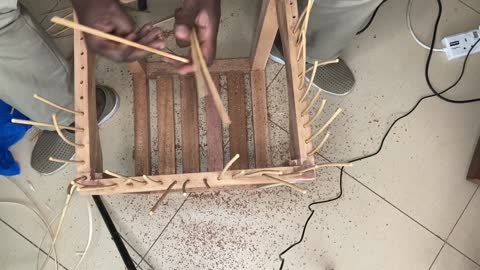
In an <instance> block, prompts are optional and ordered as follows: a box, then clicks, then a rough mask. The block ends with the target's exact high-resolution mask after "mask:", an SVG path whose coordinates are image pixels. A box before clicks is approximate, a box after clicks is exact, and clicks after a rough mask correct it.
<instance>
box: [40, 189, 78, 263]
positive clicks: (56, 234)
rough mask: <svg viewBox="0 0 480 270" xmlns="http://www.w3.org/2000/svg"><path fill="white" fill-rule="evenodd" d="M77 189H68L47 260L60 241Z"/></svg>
mask: <svg viewBox="0 0 480 270" xmlns="http://www.w3.org/2000/svg"><path fill="white" fill-rule="evenodd" d="M75 188H76V186H75V185H72V184H69V185H68V187H67V198H66V199H65V205H64V206H63V209H62V214H61V215H60V220H59V222H58V226H57V230H56V231H55V235H54V237H53V240H52V244H51V245H50V248H49V250H48V255H47V258H48V257H50V256H51V255H52V251H53V247H54V246H55V243H56V242H57V239H58V235H59V234H60V229H61V228H62V225H63V221H64V219H65V215H66V214H67V210H68V206H69V205H70V201H71V200H72V195H73V192H74V191H75ZM47 262H48V260H45V261H44V262H43V264H42V266H41V267H40V269H43V268H44V267H45V264H46V263H47Z"/></svg>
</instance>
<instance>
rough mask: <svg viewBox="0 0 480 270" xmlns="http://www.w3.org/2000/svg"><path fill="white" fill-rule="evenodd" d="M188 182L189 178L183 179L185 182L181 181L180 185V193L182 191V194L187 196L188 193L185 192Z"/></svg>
mask: <svg viewBox="0 0 480 270" xmlns="http://www.w3.org/2000/svg"><path fill="white" fill-rule="evenodd" d="M188 182H190V179H187V180H185V182H183V185H182V193H183V196H185V197H187V196H188V193H187V183H188Z"/></svg>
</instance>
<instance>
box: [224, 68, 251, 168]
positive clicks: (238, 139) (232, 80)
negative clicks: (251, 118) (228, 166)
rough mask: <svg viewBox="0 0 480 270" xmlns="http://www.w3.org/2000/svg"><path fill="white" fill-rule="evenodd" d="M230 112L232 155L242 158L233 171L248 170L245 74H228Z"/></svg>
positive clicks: (234, 165)
mask: <svg viewBox="0 0 480 270" xmlns="http://www.w3.org/2000/svg"><path fill="white" fill-rule="evenodd" d="M227 86H228V112H229V114H230V116H231V119H232V124H231V125H230V153H232V154H239V155H240V158H239V159H238V161H237V162H235V164H233V166H232V169H247V168H248V144H247V141H248V139H247V118H246V115H247V110H246V105H245V104H246V102H245V76H244V74H243V73H238V72H236V73H228V74H227Z"/></svg>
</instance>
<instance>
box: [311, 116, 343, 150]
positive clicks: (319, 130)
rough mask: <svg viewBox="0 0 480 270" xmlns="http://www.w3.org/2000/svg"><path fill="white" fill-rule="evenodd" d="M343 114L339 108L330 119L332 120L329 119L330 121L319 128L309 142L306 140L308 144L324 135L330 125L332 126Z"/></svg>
mask: <svg viewBox="0 0 480 270" xmlns="http://www.w3.org/2000/svg"><path fill="white" fill-rule="evenodd" d="M341 112H342V109H340V108H338V109H337V110H336V111H335V113H334V114H333V115H332V116H331V117H330V119H328V121H327V122H326V123H325V124H323V126H322V127H321V128H319V129H318V130H317V131H315V133H314V134H313V135H312V136H310V137H309V138H308V139H307V140H306V143H311V142H312V140H313V139H315V137H317V136H318V135H320V133H322V132H323V131H324V130H325V129H327V127H328V126H330V124H332V122H333V120H335V118H336V117H337V116H338V115H339V114H340V113H341Z"/></svg>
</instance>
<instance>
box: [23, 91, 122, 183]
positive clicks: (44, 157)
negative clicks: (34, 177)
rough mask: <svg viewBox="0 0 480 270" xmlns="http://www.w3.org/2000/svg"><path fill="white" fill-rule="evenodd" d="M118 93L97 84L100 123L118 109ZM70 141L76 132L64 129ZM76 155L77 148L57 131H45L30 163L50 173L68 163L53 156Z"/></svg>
mask: <svg viewBox="0 0 480 270" xmlns="http://www.w3.org/2000/svg"><path fill="white" fill-rule="evenodd" d="M119 101H120V99H119V97H118V95H117V93H116V92H115V91H114V90H113V89H111V88H109V87H106V86H97V119H98V124H99V125H101V124H103V123H105V122H106V121H107V120H108V119H110V118H111V117H112V115H113V114H114V113H115V112H116V111H117V109H118V106H119ZM62 132H63V135H64V136H65V137H66V138H67V139H68V140H70V141H75V133H74V132H71V131H67V130H62ZM74 156H75V148H74V147H73V146H71V145H69V144H67V143H65V142H64V141H63V140H62V138H60V136H58V134H57V132H56V131H47V130H45V131H43V132H42V134H41V135H40V136H39V137H38V140H37V142H36V144H35V146H34V148H33V151H32V156H31V160H30V164H31V166H32V168H34V169H35V170H36V171H37V172H39V173H41V174H44V175H49V174H53V173H55V172H58V171H59V170H61V169H63V168H64V167H65V166H66V164H67V163H59V162H54V161H50V160H49V158H50V157H53V158H56V159H61V160H71V159H73V157H74Z"/></svg>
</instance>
